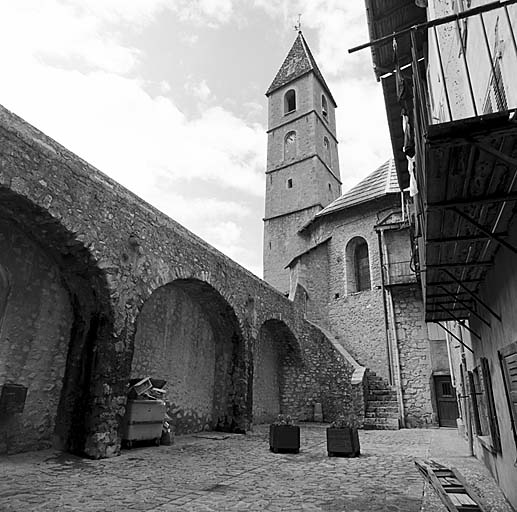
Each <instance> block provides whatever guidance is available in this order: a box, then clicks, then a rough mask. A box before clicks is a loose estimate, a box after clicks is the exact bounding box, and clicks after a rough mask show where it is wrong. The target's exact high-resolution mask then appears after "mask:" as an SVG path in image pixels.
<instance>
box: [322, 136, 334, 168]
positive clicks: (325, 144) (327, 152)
mask: <svg viewBox="0 0 517 512" xmlns="http://www.w3.org/2000/svg"><path fill="white" fill-rule="evenodd" d="M323 159H324V160H325V163H326V164H327V165H328V166H329V167H331V166H332V159H331V155H330V142H329V140H328V139H327V137H323Z"/></svg>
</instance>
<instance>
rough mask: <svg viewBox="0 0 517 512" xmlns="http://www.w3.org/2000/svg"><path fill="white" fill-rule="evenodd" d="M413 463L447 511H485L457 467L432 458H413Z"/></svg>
mask: <svg viewBox="0 0 517 512" xmlns="http://www.w3.org/2000/svg"><path fill="white" fill-rule="evenodd" d="M415 464H416V467H417V468H418V469H419V470H420V472H421V473H422V475H423V477H424V478H425V479H426V480H427V481H428V482H429V483H430V484H431V485H432V486H433V488H434V490H435V491H436V492H437V494H438V496H439V497H440V499H441V500H442V502H443V504H444V505H445V506H446V507H447V510H449V512H487V509H486V508H485V507H484V506H483V505H482V503H481V499H480V498H479V496H478V495H477V494H476V493H475V491H474V490H473V489H472V487H471V486H470V485H469V484H468V483H467V482H466V481H465V478H463V475H462V474H461V473H460V472H459V471H458V470H457V469H455V468H448V467H446V466H442V465H441V464H438V463H437V462H435V461H433V460H415Z"/></svg>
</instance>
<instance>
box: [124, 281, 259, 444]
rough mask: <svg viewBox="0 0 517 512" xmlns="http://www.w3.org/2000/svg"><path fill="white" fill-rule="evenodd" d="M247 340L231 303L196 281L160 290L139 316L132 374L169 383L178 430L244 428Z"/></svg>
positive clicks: (171, 412)
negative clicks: (245, 341)
mask: <svg viewBox="0 0 517 512" xmlns="http://www.w3.org/2000/svg"><path fill="white" fill-rule="evenodd" d="M246 375H247V368H246V357H245V348H244V341H243V337H242V333H241V329H240V326H239V322H238V320H237V317H236V315H235V312H234V310H233V309H232V307H231V306H230V305H229V304H228V303H227V301H226V300H225V299H224V298H223V297H222V295H221V294H219V292H218V291H217V290H216V289H215V288H213V287H212V286H211V285H209V284H208V283H206V282H203V281H200V280H197V279H178V280H175V281H173V282H171V283H169V284H167V285H165V286H162V287H160V288H158V289H157V290H155V291H154V292H153V294H152V295H151V296H150V297H149V298H148V299H147V301H146V302H145V303H144V305H143V307H142V309H141V311H140V314H139V317H138V319H137V330H136V335H135V345H134V353H133V362H132V366H131V376H132V377H133V378H140V377H146V376H149V377H154V378H157V379H164V380H166V381H167V386H166V389H167V402H168V414H169V416H171V418H172V422H173V425H174V427H175V431H176V433H179V434H181V433H190V432H199V431H202V430H212V429H216V430H224V431H233V432H244V431H245V429H246V427H247V425H248V423H249V414H248V412H247V405H246V404H247V397H246V393H247V380H246Z"/></svg>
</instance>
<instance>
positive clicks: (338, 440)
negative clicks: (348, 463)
mask: <svg viewBox="0 0 517 512" xmlns="http://www.w3.org/2000/svg"><path fill="white" fill-rule="evenodd" d="M327 452H328V456H329V457H332V456H334V455H337V456H341V457H357V456H358V455H359V454H360V453H361V449H360V446H359V434H358V432H357V420H356V418H355V417H353V416H339V417H338V418H337V419H336V420H335V421H333V422H332V423H331V424H330V426H329V427H327Z"/></svg>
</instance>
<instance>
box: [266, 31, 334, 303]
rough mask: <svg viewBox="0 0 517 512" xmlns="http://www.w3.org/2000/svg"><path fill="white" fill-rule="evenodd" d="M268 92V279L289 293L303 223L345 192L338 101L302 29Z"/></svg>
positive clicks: (301, 249)
mask: <svg viewBox="0 0 517 512" xmlns="http://www.w3.org/2000/svg"><path fill="white" fill-rule="evenodd" d="M266 96H267V98H268V113H269V120H268V131H267V133H268V144H267V169H266V208H265V217H264V260H263V261H264V279H265V280H266V281H267V282H268V283H270V284H271V285H273V286H274V287H275V288H277V289H278V290H279V291H281V292H282V293H288V291H289V271H288V270H287V269H286V268H285V266H286V265H287V263H289V261H290V260H291V259H292V258H293V257H295V256H297V255H298V254H299V253H300V252H303V250H304V246H305V243H306V242H305V241H304V239H303V238H302V237H301V236H300V235H299V234H298V232H299V230H300V228H302V226H303V225H304V224H306V223H307V222H308V221H309V220H310V219H312V218H313V217H314V215H315V214H316V213H318V212H319V211H320V210H321V209H322V208H324V207H325V206H326V205H328V204H329V203H330V202H332V201H333V200H334V199H336V198H337V197H339V196H340V195H341V180H340V175H339V162H338V150H337V138H336V117H335V108H336V106H337V105H336V102H335V101H334V98H333V97H332V94H331V92H330V90H329V88H328V86H327V84H326V83H325V79H324V78H323V75H322V74H321V71H320V70H319V69H318V66H317V64H316V61H315V60H314V57H313V56H312V53H311V51H310V49H309V47H308V45H307V42H306V41H305V38H304V37H303V35H302V32H301V31H300V32H298V36H297V37H296V40H295V41H294V44H293V46H292V47H291V50H290V51H289V53H288V54H287V57H286V59H285V60H284V63H283V64H282V66H281V68H280V70H279V71H278V73H277V74H276V77H275V79H274V80H273V83H272V84H271V85H270V86H269V89H268V90H267V92H266Z"/></svg>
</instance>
